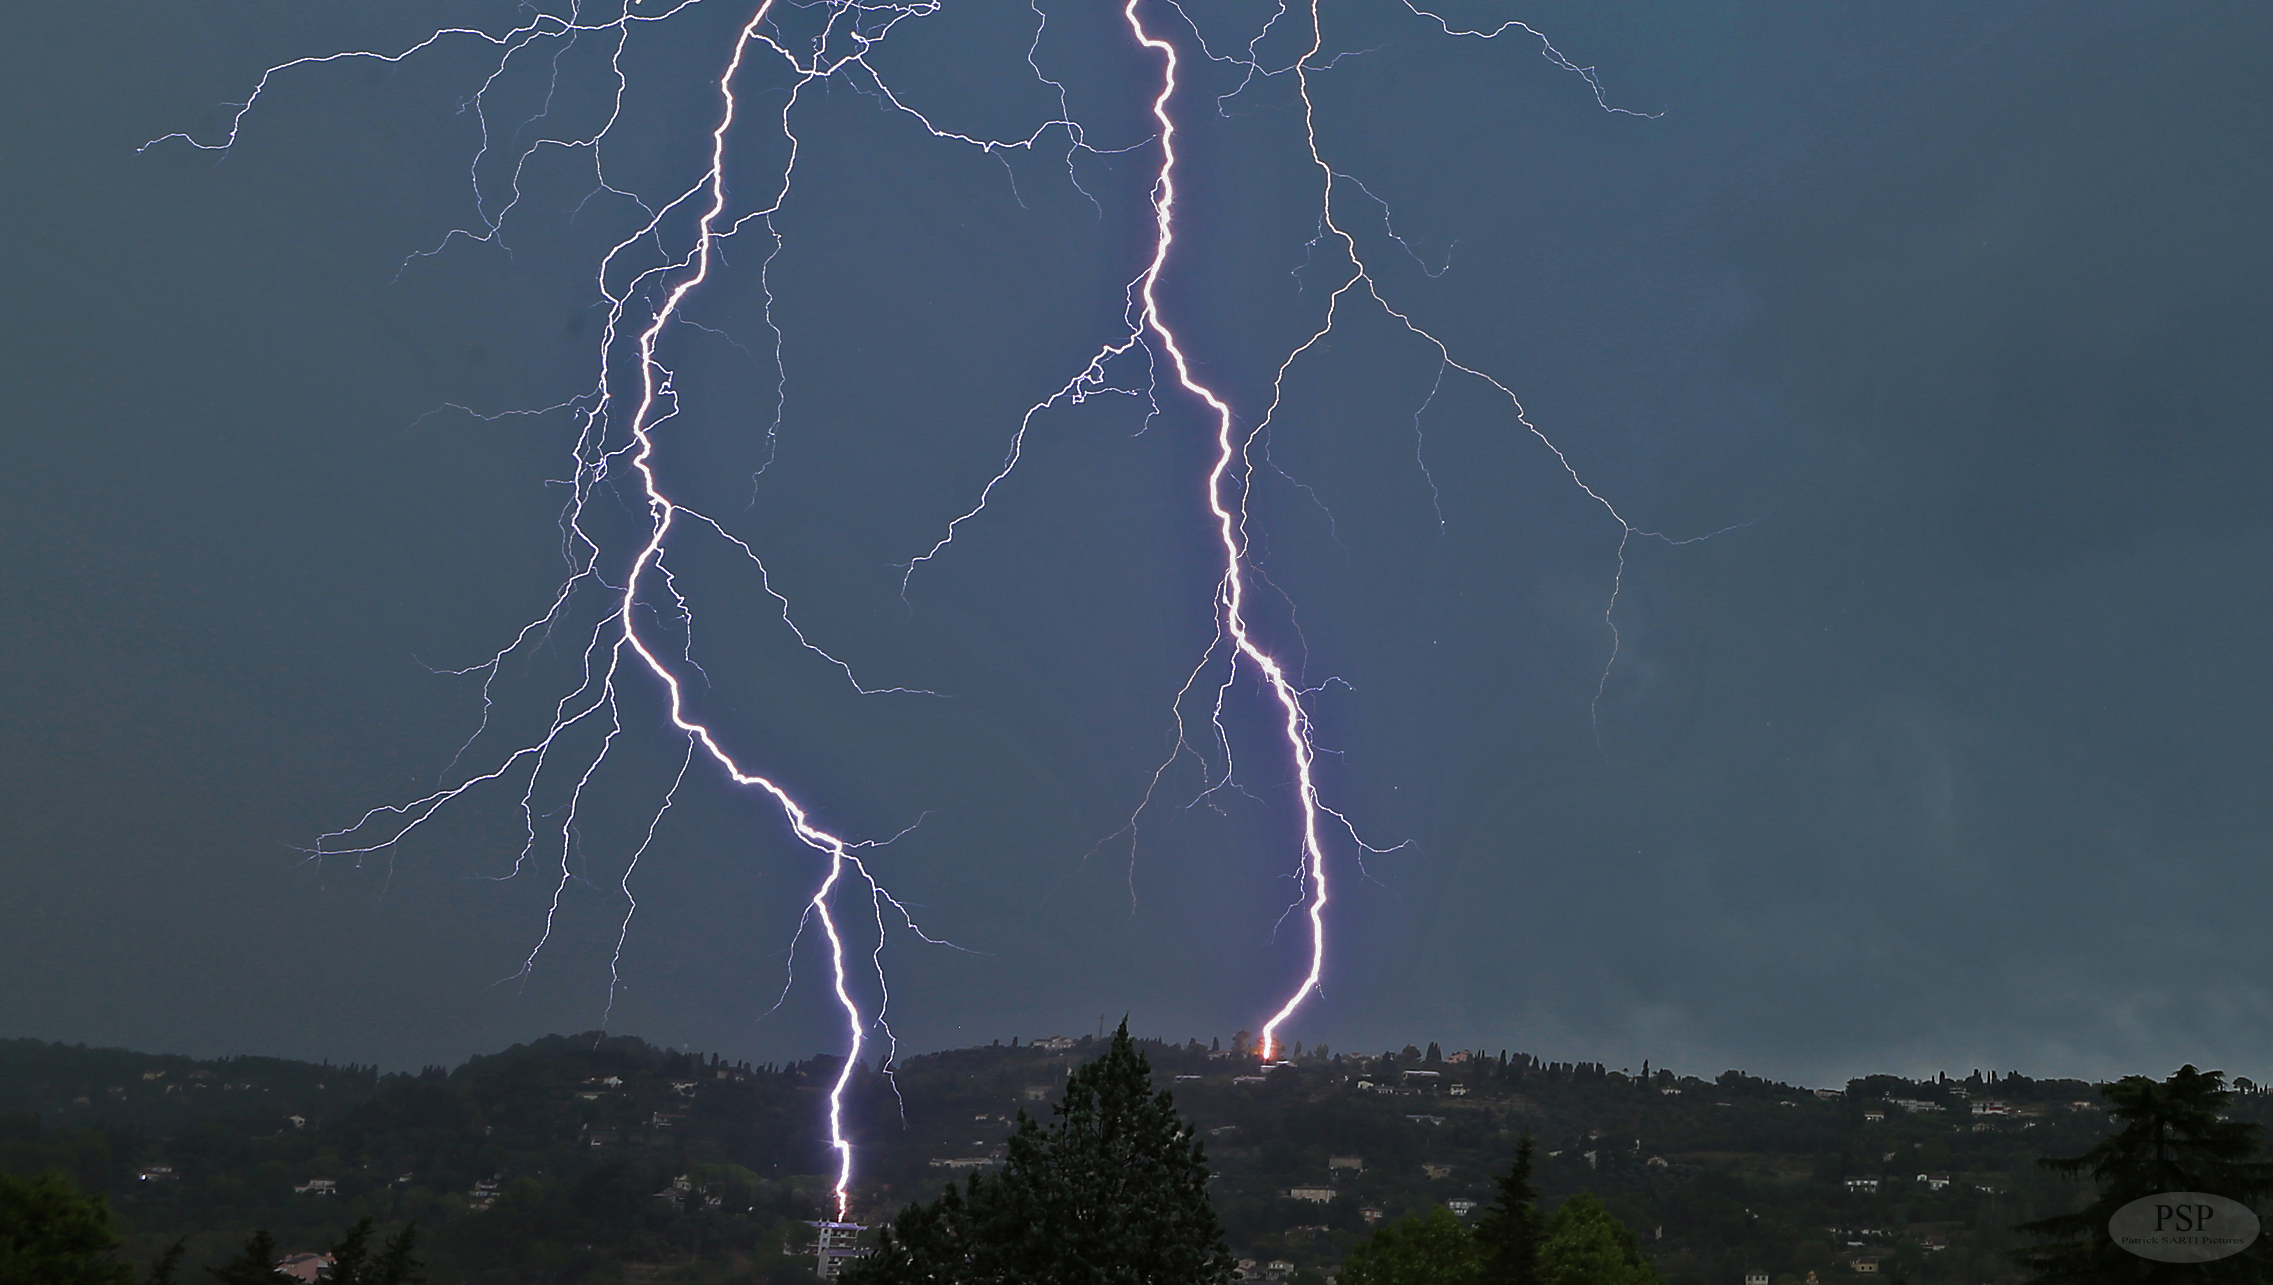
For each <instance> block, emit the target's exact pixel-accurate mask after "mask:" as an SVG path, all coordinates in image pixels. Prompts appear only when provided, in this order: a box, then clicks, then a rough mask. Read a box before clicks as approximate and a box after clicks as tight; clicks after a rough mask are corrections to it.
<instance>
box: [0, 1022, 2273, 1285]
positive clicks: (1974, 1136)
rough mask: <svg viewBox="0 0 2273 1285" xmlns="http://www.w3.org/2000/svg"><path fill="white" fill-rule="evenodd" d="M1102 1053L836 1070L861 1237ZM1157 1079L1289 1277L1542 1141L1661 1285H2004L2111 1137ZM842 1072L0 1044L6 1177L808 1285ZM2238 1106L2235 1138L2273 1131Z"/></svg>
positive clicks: (696, 1059)
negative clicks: (2073, 1178)
mask: <svg viewBox="0 0 2273 1285" xmlns="http://www.w3.org/2000/svg"><path fill="white" fill-rule="evenodd" d="M1101 1048H1102V1045H1101V1044H1100V1043H1099V1042H1097V1041H1094V1040H1089V1039H1082V1040H1051V1041H1045V1042H1043V1043H1042V1044H1029V1045H1017V1044H1015V1043H1014V1044H1012V1045H1009V1046H1001V1045H997V1046H992V1047H984V1048H970V1049H957V1050H952V1051H948V1052H942V1053H935V1054H926V1055H923V1056H918V1057H911V1058H908V1059H906V1060H905V1061H904V1062H903V1063H902V1064H900V1065H899V1066H897V1067H895V1068H894V1069H893V1074H892V1075H890V1076H886V1075H883V1074H880V1073H878V1072H876V1071H871V1070H867V1069H862V1070H860V1071H858V1072H857V1073H856V1075H855V1077H854V1082H853V1090H852V1096H853V1103H852V1112H851V1116H852V1119H854V1120H855V1121H857V1122H858V1129H859V1132H858V1133H857V1135H856V1137H855V1142H856V1145H857V1146H858V1148H859V1154H860V1174H861V1178H860V1193H859V1196H860V1200H861V1203H862V1207H861V1208H860V1209H858V1210H856V1216H857V1217H860V1218H861V1219H862V1220H863V1221H869V1222H876V1221H881V1220H883V1219H884V1218H885V1217H887V1216H889V1215H890V1213H892V1212H893V1211H894V1210H896V1209H898V1208H899V1207H900V1206H901V1205H903V1204H906V1203H907V1202H909V1201H912V1200H918V1199H927V1198H929V1197H931V1196H934V1195H936V1194H937V1193H938V1191H939V1190H940V1188H942V1187H943V1186H945V1185H946V1183H947V1182H948V1181H949V1180H951V1179H953V1178H956V1177H959V1176H961V1175H962V1174H964V1173H967V1172H969V1171H970V1170H971V1169H973V1168H983V1167H985V1166H987V1165H989V1164H990V1163H992V1162H993V1161H995V1160H997V1159H999V1157H1000V1154H1001V1151H1002V1147H1003V1143H1004V1141H1005V1139H1006V1138H1007V1137H1008V1135H1009V1133H1010V1131H1011V1130H1012V1128H1013V1127H1014V1123H1015V1121H1016V1119H1017V1116H1018V1113H1019V1112H1020V1111H1022V1110H1023V1111H1026V1112H1028V1113H1030V1114H1035V1115H1044V1114H1046V1111H1047V1107H1048V1105H1049V1103H1050V1102H1051V1101H1054V1100H1055V1099H1056V1097H1057V1096H1058V1094H1059V1092H1060V1091H1061V1090H1062V1089H1063V1086H1064V1084H1065V1077H1066V1075H1067V1074H1068V1072H1070V1071H1071V1070H1072V1069H1073V1068H1074V1067H1076V1066H1078V1065H1080V1064H1081V1063H1082V1062H1085V1061H1087V1060H1088V1059H1089V1058H1091V1057H1093V1056H1095V1055H1096V1054H1097V1053H1098V1052H1099V1051H1100V1050H1101ZM1144 1049H1145V1052H1146V1054H1147V1056H1148V1057H1149V1059H1150V1061H1151V1064H1152V1068H1153V1074H1154V1077H1155V1079H1156V1081H1157V1082H1158V1084H1159V1085H1160V1086H1161V1087H1164V1088H1168V1089H1170V1090H1172V1091H1173V1092H1174V1094H1175V1098H1176V1106H1177V1108H1178V1109H1179V1110H1180V1111H1181V1112H1182V1113H1183V1114H1185V1115H1186V1116H1188V1117H1190V1118H1191V1119H1193V1120H1194V1121H1195V1122H1196V1123H1197V1124H1198V1126H1199V1128H1200V1136H1201V1137H1202V1138H1204V1139H1205V1141H1206V1145H1207V1152H1208V1159H1209V1162H1210V1165H1211V1166H1212V1168H1213V1169H1214V1170H1215V1172H1216V1177H1215V1179H1214V1181H1213V1182H1212V1183H1211V1184H1210V1193H1211V1196H1212V1198H1213V1201H1214V1203H1215V1205H1216V1207H1217V1208H1218V1210H1219V1211H1220V1212H1221V1215H1222V1217H1223V1221H1224V1224H1225V1226H1226V1228H1227V1230H1228V1232H1229V1238H1230V1243H1231V1246H1232V1249H1233V1252H1234V1253H1235V1254H1236V1255H1238V1256H1239V1257H1242V1258H1251V1259H1254V1260H1256V1262H1257V1263H1258V1264H1268V1263H1271V1262H1274V1261H1278V1262H1285V1263H1291V1264H1293V1265H1294V1267H1295V1268H1296V1269H1298V1270H1300V1271H1303V1272H1306V1273H1307V1272H1312V1271H1321V1270H1323V1269H1326V1268H1329V1267H1331V1266H1333V1265H1334V1264H1336V1263H1338V1262H1340V1261H1341V1259H1342V1258H1343V1257H1344V1256H1345V1255H1346V1254H1347V1253H1348V1251H1349V1249H1350V1248H1351V1247H1352V1246H1353V1245H1354V1244H1355V1243H1356V1241H1357V1240H1358V1238H1359V1237H1360V1236H1362V1235H1363V1234H1364V1233H1365V1231H1366V1229H1367V1228H1368V1227H1369V1226H1371V1225H1373V1224H1374V1223H1375V1222H1377V1221H1379V1220H1386V1219H1395V1218H1399V1217H1402V1216H1404V1215H1406V1214H1409V1213H1414V1212H1418V1211H1421V1210H1424V1209H1427V1208H1430V1207H1434V1206H1437V1205H1444V1204H1448V1203H1450V1204H1453V1206H1454V1208H1455V1209H1459V1208H1460V1207H1461V1206H1460V1205H1459V1204H1458V1202H1462V1201H1475V1202H1479V1203H1481V1202H1484V1201H1486V1200H1488V1199H1489V1197H1490V1194H1491V1189H1492V1177H1493V1175H1494V1174H1495V1173H1496V1172H1498V1171H1499V1170H1501V1169H1504V1168H1505V1166H1506V1165H1507V1163H1508V1160H1509V1158H1510V1157H1511V1156H1512V1155H1513V1153H1514V1148H1515V1143H1516V1140H1517V1138H1518V1137H1519V1136H1520V1135H1521V1134H1523V1133H1525V1132H1529V1133H1531V1134H1532V1135H1533V1136H1534V1137H1535V1138H1536V1139H1537V1142H1538V1171H1537V1178H1538V1182H1539V1184H1540V1186H1541V1188H1542V1190H1543V1192H1544V1195H1545V1203H1546V1204H1548V1205H1549V1206H1552V1205H1553V1204H1555V1203H1556V1202H1558V1201H1560V1200H1562V1199H1564V1198H1567V1197H1568V1196H1570V1195H1572V1194H1574V1193H1576V1192H1579V1191H1582V1190H1585V1191H1592V1192H1594V1193H1595V1194H1597V1195H1598V1196H1599V1197H1600V1198H1601V1199H1602V1200H1603V1201H1604V1203H1605V1204H1606V1205H1607V1206H1608V1207H1609V1208H1610V1210H1611V1211H1612V1212H1613V1213H1615V1214H1616V1215H1617V1216H1618V1217H1620V1218H1621V1219H1623V1220H1624V1221H1625V1222H1626V1223H1627V1224H1628V1225H1630V1226H1632V1227H1633V1228H1635V1229H1636V1230H1637V1231H1638V1232H1639V1233H1640V1235H1641V1237H1642V1242H1643V1247H1644V1249H1645V1250H1646V1251H1648V1252H1649V1254H1650V1255H1651V1256H1652V1257H1653V1258H1654V1259H1655V1260H1656V1261H1657V1263H1658V1266H1659V1269H1660V1270H1661V1272H1662V1273H1663V1275H1664V1276H1665V1278H1666V1280H1667V1282H1668V1285H1741V1282H1742V1280H1743V1275H1744V1273H1745V1272H1746V1271H1747V1270H1758V1271H1766V1272H1769V1273H1770V1274H1771V1276H1772V1277H1783V1276H1790V1277H1791V1278H1792V1281H1793V1282H1798V1281H1802V1280H1804V1278H1805V1276H1806V1274H1807V1273H1808V1272H1810V1271H1813V1272H1815V1273H1817V1275H1818V1278H1819V1280H1821V1281H1823V1282H1826V1285H1828V1283H1829V1282H1831V1281H1832V1280H1833V1278H1834V1277H1835V1276H1840V1275H1846V1274H1848V1273H1851V1272H1852V1271H1853V1267H1852V1264H1853V1263H1855V1262H1856V1261H1857V1260H1858V1259H1860V1260H1866V1261H1868V1260H1873V1259H1876V1260H1881V1262H1880V1265H1879V1266H1878V1271H1879V1272H1880V1273H1881V1274H1882V1275H1884V1276H1887V1277H1889V1278H1892V1277H1895V1276H1900V1277H1903V1278H1905V1279H1907V1280H1908V1281H1911V1282H1915V1283H1916V1285H1935V1283H1937V1282H1945V1281H1946V1282H1951V1283H1952V1285H1983V1283H1984V1282H2004V1281H2015V1280H2018V1279H2019V1274H2018V1273H2017V1271H2016V1270H2015V1269H2014V1268H2012V1267H2011V1266H2010V1265H2009V1262H2008V1260H2007V1259H2006V1258H2005V1257H2004V1253H2003V1251H2004V1250H2006V1249H2007V1248H2009V1247H2010V1245H2011V1244H2012V1241H2011V1237H2010V1233H2009V1232H2008V1230H2007V1229H2008V1228H2009V1227H2010V1226H2011V1225H2012V1224H2014V1223H2016V1222H2020V1221H2023V1220H2025V1219H2031V1218H2039V1217H2044V1216H2048V1215H2051V1214H2055V1213H2060V1212H2065V1211H2067V1210H2068V1209H2071V1208H2073V1207H2075V1206H2076V1205H2077V1204H2078V1203H2080V1201H2081V1199H2082V1198H2084V1196H2085V1195H2086V1194H2087V1193H2085V1192H2083V1191H2081V1190H2079V1189H2078V1188H2076V1187H2075V1186H2073V1185H2071V1184H2069V1183H2066V1182H2064V1181H2062V1180H2060V1179H2058V1178H2056V1177H2054V1176H2051V1175H2047V1174H2044V1173H2042V1172H2040V1171H2039V1170H2038V1169H2037V1167H2036V1166H2035V1165H2034V1164H2033V1161H2034V1159H2035V1158H2036V1157H2038V1156H2040V1155H2071V1154H2076V1153H2079V1152H2082V1151H2083V1150H2085V1149H2087V1148H2089V1147H2090V1146H2091V1145H2092V1144H2093V1143H2094V1142H2096V1141H2097V1140H2098V1139H2099V1138H2100V1137H2101V1136H2103V1134H2104V1133H2105V1130H2106V1124H2105V1117H2104V1115H2103V1114H2102V1113H2101V1111H2100V1109H2099V1107H2100V1105H2101V1103H2100V1100H2099V1095H2098V1093H2097V1091H2096V1089H2095V1087H2094V1086H2092V1085H2089V1084H2086V1083H2083V1082H2080V1081H2073V1080H2032V1079H2029V1078H2027V1077H2025V1076H2021V1075H2017V1074H2008V1075H2003V1076H1996V1077H1989V1076H1982V1075H1979V1074H1974V1075H1972V1076H1969V1077H1968V1078H1967V1079H1965V1080H1963V1081H1957V1080H1949V1079H1946V1078H1938V1077H1937V1078H1936V1079H1933V1080H1926V1081H1910V1080H1904V1079H1900V1078H1896V1077H1890V1076H1873V1077H1869V1078H1866V1079H1861V1080H1856V1081H1853V1082H1851V1083H1850V1084H1849V1085H1847V1086H1846V1087H1845V1088H1844V1089H1843V1090H1840V1091H1838V1092H1836V1093H1830V1094H1828V1095H1826V1094H1825V1093H1823V1092H1820V1091H1813V1090H1809V1089H1804V1088H1798V1087H1794V1086H1791V1085H1785V1084H1777V1083H1772V1082H1769V1081H1765V1080H1761V1079H1757V1078H1753V1077H1750V1076H1746V1075H1743V1074H1741V1073H1738V1072H1734V1071H1731V1072H1727V1073H1725V1074H1723V1075H1721V1076H1719V1077H1718V1078H1716V1079H1712V1080H1705V1079H1699V1078H1694V1077H1683V1076H1676V1075H1674V1074H1672V1073H1670V1072H1665V1071H1656V1072H1647V1071H1646V1069H1645V1072H1644V1073H1628V1072H1623V1071H1613V1070H1610V1069H1608V1068H1606V1067H1603V1066H1600V1065H1595V1064H1587V1063H1578V1064H1569V1063H1542V1062H1540V1061H1538V1060H1536V1059H1533V1058H1530V1057H1527V1056H1524V1055H1521V1054H1501V1053H1497V1052H1495V1053H1492V1054H1490V1055H1488V1056H1487V1055H1484V1054H1481V1053H1455V1054H1452V1055H1450V1056H1439V1055H1436V1051H1435V1049H1434V1047H1433V1046H1431V1049H1430V1051H1429V1052H1428V1053H1423V1052H1421V1051H1420V1050H1418V1049H1414V1048H1407V1049H1405V1050H1403V1051H1402V1052H1400V1053H1395V1054H1385V1055H1382V1056H1380V1057H1350V1056H1346V1055H1327V1054H1326V1053H1325V1051H1324V1050H1318V1051H1316V1052H1313V1053H1310V1054H1306V1055H1298V1056H1297V1057H1296V1058H1294V1059H1293V1060H1292V1061H1291V1062H1289V1063H1286V1064H1282V1065H1280V1066H1277V1067H1273V1068H1270V1069H1268V1070H1264V1069H1262V1068H1259V1067H1258V1066H1257V1065H1256V1064H1255V1062H1254V1060H1253V1059H1252V1058H1250V1057H1244V1056H1232V1055H1229V1054H1225V1053H1221V1052H1217V1051H1215V1050H1213V1049H1211V1048H1209V1047H1206V1046H1203V1045H1200V1044H1198V1043H1197V1042H1193V1043H1187V1044H1166V1043H1158V1042H1147V1043H1145V1045H1144ZM840 1065H841V1064H840V1063H839V1062H837V1061H835V1060H834V1059H830V1058H825V1057H824V1058H816V1059H814V1060H813V1061H810V1062H806V1063H797V1064H790V1065H786V1066H752V1065H749V1064H746V1063H735V1062H727V1061H722V1060H720V1059H718V1058H715V1057H710V1056H704V1055H697V1054H689V1053H678V1052H671V1051H668V1050H663V1049H657V1048H654V1047H652V1046H649V1045H647V1044H645V1043H643V1042H641V1041H639V1040H636V1039H629V1038H624V1037H613V1036H601V1035H592V1034H587V1035H581V1036H566V1037H552V1038H548V1039H545V1040H540V1041H536V1042H534V1043H531V1044H527V1045H520V1046H516V1047H514V1048H512V1049H509V1050H506V1051H505V1052H502V1053H498V1054H495V1055H492V1056H487V1057H480V1058H475V1059H473V1060H471V1061H469V1062H467V1063H466V1064H465V1065H463V1066H459V1067H456V1068H454V1069H449V1070H444V1069H443V1068H439V1067H431V1068H428V1069H426V1070H425V1071H422V1072H418V1073H413V1074H390V1075H381V1074H378V1073H377V1072H376V1071H375V1070H374V1069H373V1068H370V1067H356V1066H330V1065H318V1064H311V1063H302V1062H290V1061H283V1060H278V1059H267V1058H238V1059H228V1060H222V1061H195V1060H192V1059H189V1058H184V1057H172V1056H162V1055H149V1054H139V1053H128V1052H123V1051H119V1050H99V1049H87V1048H84V1047H74V1046H63V1045H54V1044H42V1043H38V1042H36V1041H0V1170H6V1171H9V1172H15V1173H29V1172H35V1171H38V1170H42V1169H48V1168H59V1169H62V1170H64V1171H66V1172H68V1173H70V1174H71V1175H72V1176H73V1177H75V1178H76V1179H77V1180H78V1181H79V1182H80V1183H81V1184H83V1185H84V1186H86V1187H87V1188H88V1189H89V1190H92V1191H97V1192H101V1193H103V1194H105V1195H107V1196H108V1197H109V1198H110V1200H111V1201H112V1203H113V1204H114V1206H115V1207H116V1208H117V1209H118V1211H119V1213H120V1215H121V1218H122V1222H123V1225H124V1226H125V1228H126V1229H127V1231H128V1233H129V1236H130V1245H131V1248H132V1249H133V1250H134V1252H135V1253H136V1254H137V1255H139V1256H142V1257H148V1256H149V1255H151V1254H153V1253H155V1252H156V1251H157V1249H159V1248H160V1247H162V1246H163V1245H165V1244H167V1243H170V1242H171V1241H172V1240H173V1239H174V1238H176V1237H179V1236H183V1235H187V1236H189V1237H190V1238H191V1249H192V1261H215V1260H217V1259H219V1258H221V1257H224V1256H226V1254H227V1253H228V1252H230V1251H232V1250H233V1249H234V1247H235V1245H236V1244H237V1243H238V1242H240V1241H241V1240H242V1239H243V1238H244V1236H245V1235H246V1234H247V1233H248V1232H249V1231H250V1230H251V1229H253V1228H255V1227H266V1228H268V1229H270V1230H272V1231H274V1232H275V1233H276V1234H277V1237H278V1240H279V1242H280V1244H281V1245H282V1246H283V1247H284V1248H285V1249H287V1250H290V1249H306V1248H315V1247H319V1246H321V1245H323V1244H325V1243H327V1242H328V1240H329V1239H330V1238H332V1237H334V1236H336V1235H337V1233H338V1232H339V1230H340V1229H341V1228H342V1227H344V1226H346V1225H347V1224H348V1223H350V1222H352V1221H354V1220H355V1219H356V1218H359V1217H361V1216H363V1215H366V1214H368V1215H371V1216H373V1217H374V1218H376V1219H377V1220H378V1221H379V1223H380V1224H381V1225H382V1226H383V1227H388V1228H392V1227H397V1226H400V1225H401V1224H403V1223H404V1222H406V1221H409V1220H412V1219H415V1220H417V1222H418V1223H419V1226H420V1228H421V1233H422V1243H423V1244H424V1245H425V1246H426V1247H427V1249H426V1252H427V1253H428V1255H429V1257H430V1258H431V1259H432V1262H433V1264H434V1269H435V1278H436V1280H437V1281H439V1282H458V1281H463V1282H469V1283H470V1282H522V1281H527V1282H578V1283H582V1282H587V1281H590V1282H599V1281H606V1282H610V1285H614V1283H615V1282H619V1281H624V1280H627V1279H640V1280H654V1281H663V1280H679V1279H685V1280H729V1279H731V1280H750V1279H770V1280H799V1279H809V1276H808V1275H807V1269H808V1264H809V1262H810V1260H809V1259H807V1258H805V1257H804V1256H803V1250H804V1248H805V1246H806V1245H807V1244H808V1243H809V1242H810V1240H811V1233H810V1231H809V1230H807V1229H806V1228H805V1227H804V1225H803V1223H804V1221H805V1220H807V1219H813V1218H818V1217H821V1216H822V1215H823V1212H824V1205H823V1199H822V1198H823V1197H824V1196H825V1194H826V1190H827V1181H826V1179H824V1178H822V1177H819V1176H818V1175H819V1174H821V1173H822V1172H823V1171H824V1170H825V1169H826V1168H827V1167H828V1156H827V1149H826V1145H825V1138H824V1137H823V1136H822V1134H821V1131H820V1121H821V1119H822V1110H821V1105H822V1096H823V1094H824V1092H825V1089H826V1086H827V1084H828V1083H829V1082H830V1081H831V1080H832V1079H833V1078H834V1076H835V1073H836V1071H837V1069H838V1067H839V1066H840ZM2241 1084H2242V1086H2243V1087H2244V1088H2245V1090H2246V1091H2245V1092H2244V1093H2243V1094H2242V1095H2241V1096H2240V1097H2239V1098H2238V1099H2237V1100H2236V1106H2235V1108H2234V1111H2235V1114H2237V1115H2240V1116H2246V1117H2248V1118H2253V1119H2262V1118H2265V1117H2266V1116H2269V1115H2273V1109H2269V1104H2268V1101H2267V1099H2266V1097H2265V1096H2264V1095H2262V1094H2260V1093H2258V1092H2256V1091H2255V1090H2254V1089H2253V1088H2251V1087H2250V1086H2248V1085H2247V1082H2246V1081H2244V1082H2241ZM1290 1193H1299V1198H1298V1196H1297V1195H1290ZM627 1273H628V1274H627ZM1786 1285H1790V1283H1786Z"/></svg>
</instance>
